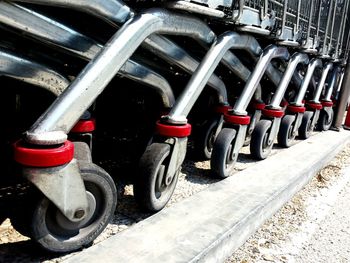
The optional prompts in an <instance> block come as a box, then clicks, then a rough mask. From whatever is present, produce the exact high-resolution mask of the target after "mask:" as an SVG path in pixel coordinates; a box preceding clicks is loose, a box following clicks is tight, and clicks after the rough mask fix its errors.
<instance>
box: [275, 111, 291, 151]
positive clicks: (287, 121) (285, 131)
mask: <svg viewBox="0 0 350 263" xmlns="http://www.w3.org/2000/svg"><path fill="white" fill-rule="evenodd" d="M294 121H295V116H293V115H285V116H284V117H283V119H282V122H281V126H280V130H279V132H278V136H277V141H278V145H279V146H281V147H284V148H288V147H290V146H292V144H293V142H294V139H295V134H294V135H293V129H294V125H293V124H294Z"/></svg>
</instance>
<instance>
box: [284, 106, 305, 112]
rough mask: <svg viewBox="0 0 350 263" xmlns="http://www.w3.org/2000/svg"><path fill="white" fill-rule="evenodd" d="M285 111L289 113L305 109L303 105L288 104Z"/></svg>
mask: <svg viewBox="0 0 350 263" xmlns="http://www.w3.org/2000/svg"><path fill="white" fill-rule="evenodd" d="M287 111H288V112H290V113H304V112H305V111H306V108H305V107H300V106H293V105H288V107H287Z"/></svg>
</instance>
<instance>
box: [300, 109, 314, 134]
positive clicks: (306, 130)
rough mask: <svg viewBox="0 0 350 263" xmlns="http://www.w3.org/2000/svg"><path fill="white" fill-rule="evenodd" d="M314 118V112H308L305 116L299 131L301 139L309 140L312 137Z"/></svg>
mask: <svg viewBox="0 0 350 263" xmlns="http://www.w3.org/2000/svg"><path fill="white" fill-rule="evenodd" d="M312 116H314V113H313V112H312V111H306V112H305V113H304V115H303V119H302V121H301V125H300V127H299V130H298V134H299V137H300V139H303V140H305V139H307V138H309V137H310V136H311V133H312V127H311V123H312Z"/></svg>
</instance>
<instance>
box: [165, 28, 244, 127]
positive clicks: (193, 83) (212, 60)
mask: <svg viewBox="0 0 350 263" xmlns="http://www.w3.org/2000/svg"><path fill="white" fill-rule="evenodd" d="M249 38H250V36H245V35H239V34H237V33H234V32H227V33H224V34H222V35H221V36H219V37H218V39H217V41H216V42H215V43H214V44H213V46H212V47H211V48H210V50H209V51H208V52H207V54H206V55H205V57H204V58H203V60H202V62H201V64H200V65H199V67H198V68H197V70H196V72H195V73H194V74H193V76H192V77H191V79H190V81H189V82H188V84H187V86H186V88H185V89H184V91H183V92H182V93H181V95H180V96H179V98H178V99H177V100H176V104H175V105H174V107H173V108H172V110H171V111H170V113H169V115H168V116H166V117H165V120H166V121H168V122H170V123H177V124H178V123H186V122H187V118H186V117H187V115H188V113H189V112H190V110H191V109H192V107H193V105H194V103H195V102H196V100H197V98H198V97H199V95H200V94H201V92H202V90H203V88H204V87H205V85H206V83H207V81H208V79H209V76H210V75H211V74H212V73H213V72H214V70H215V69H216V67H217V66H218V64H219V63H220V61H221V60H222V58H223V57H224V55H225V53H226V52H227V51H228V50H229V49H235V48H236V47H237V46H238V47H241V46H242V44H243V43H247V41H248V39H249Z"/></svg>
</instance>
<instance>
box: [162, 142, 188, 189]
mask: <svg viewBox="0 0 350 263" xmlns="http://www.w3.org/2000/svg"><path fill="white" fill-rule="evenodd" d="M187 140H188V139H187V137H184V138H169V139H167V140H166V143H168V144H170V145H172V152H171V157H170V161H169V166H168V170H167V174H166V177H165V184H166V185H168V184H170V183H171V182H172V180H173V177H174V176H175V174H176V172H177V171H178V170H179V168H180V167H181V165H182V163H183V161H184V160H185V156H186V150H187Z"/></svg>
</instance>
